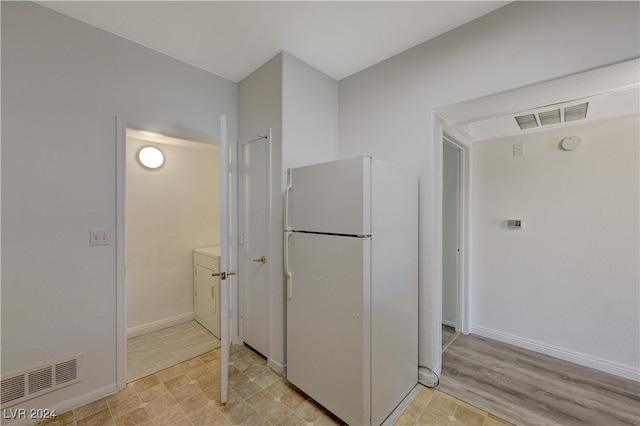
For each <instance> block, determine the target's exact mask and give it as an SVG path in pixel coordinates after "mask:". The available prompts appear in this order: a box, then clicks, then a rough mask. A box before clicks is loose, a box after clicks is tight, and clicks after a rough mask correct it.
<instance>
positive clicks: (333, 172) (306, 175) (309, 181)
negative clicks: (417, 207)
mask: <svg viewBox="0 0 640 426" xmlns="http://www.w3.org/2000/svg"><path fill="white" fill-rule="evenodd" d="M371 161H372V159H371V157H356V158H349V159H346V160H338V161H332V162H329V163H322V164H316V165H313V166H306V167H299V168H296V169H291V171H290V176H289V179H290V184H291V192H290V194H289V197H288V200H289V206H288V207H287V208H288V209H289V211H288V216H287V217H288V220H289V223H288V224H285V225H288V229H292V230H294V231H308V232H320V233H331V234H344V235H370V234H371Z"/></svg>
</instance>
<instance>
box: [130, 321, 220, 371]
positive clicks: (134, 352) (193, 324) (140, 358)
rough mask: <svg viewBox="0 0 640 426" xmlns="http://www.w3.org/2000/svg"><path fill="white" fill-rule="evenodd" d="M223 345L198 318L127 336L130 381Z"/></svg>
mask: <svg viewBox="0 0 640 426" xmlns="http://www.w3.org/2000/svg"><path fill="white" fill-rule="evenodd" d="M219 347H220V340H218V339H217V338H216V337H215V336H214V335H213V334H211V333H209V331H208V330H207V329H206V328H204V327H203V326H201V325H200V324H199V323H198V322H197V321H188V322H185V323H182V324H178V325H174V326H172V327H168V328H163V329H162V330H157V331H153V332H151V333H147V334H143V335H142V336H137V337H131V338H129V339H127V382H131V381H133V380H138V379H140V378H142V377H145V376H148V375H150V374H153V373H155V372H158V371H160V370H163V369H165V368H169V367H171V366H172V365H175V364H178V363H181V362H183V361H186V360H188V359H191V358H194V357H197V356H199V355H202V354H204V353H206V352H209V351H211V350H213V349H216V348H219Z"/></svg>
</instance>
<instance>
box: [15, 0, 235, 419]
mask: <svg viewBox="0 0 640 426" xmlns="http://www.w3.org/2000/svg"><path fill="white" fill-rule="evenodd" d="M2 89H3V91H2V373H3V374H6V373H10V372H12V371H17V370H22V369H25V368H30V367H34V366H39V365H41V364H44V363H47V362H50V361H56V360H58V359H60V358H64V357H67V356H70V355H80V356H81V357H82V360H83V365H82V367H83V368H82V371H83V381H82V382H80V383H78V384H75V385H72V386H70V387H67V388H64V389H62V390H60V391H58V392H54V393H50V394H47V395H45V396H42V397H40V398H37V399H34V400H31V401H29V402H28V404H25V407H26V408H29V407H35V408H45V407H50V406H54V405H56V404H62V403H64V404H66V405H67V406H71V405H79V404H81V403H83V402H86V401H88V400H90V399H92V398H96V397H98V396H102V395H104V394H105V393H107V392H109V391H113V390H115V380H116V371H115V369H116V346H115V342H116V250H115V247H116V245H115V238H114V242H113V244H112V245H111V246H104V247H89V230H90V229H99V230H111V231H112V232H113V234H112V235H113V236H114V237H115V226H116V154H115V151H116V115H118V116H119V117H122V118H124V119H125V120H127V121H129V122H130V123H135V124H137V125H140V126H142V127H146V128H147V129H148V130H156V131H164V132H170V133H175V135H176V136H183V137H186V138H192V139H196V140H199V139H209V140H211V139H217V138H219V134H220V129H219V118H218V116H219V115H220V114H227V116H228V119H229V133H230V134H229V136H230V139H237V122H238V120H237V116H238V112H237V109H238V106H237V105H238V100H237V99H238V97H237V84H236V83H233V82H231V81H228V80H225V79H222V78H220V77H216V76H214V75H212V74H210V73H207V72H204V71H202V70H200V69H197V68H195V67H192V66H190V65H187V64H185V63H182V62H179V61H176V60H174V59H171V58H169V57H167V56H164V55H162V54H159V53H156V52H154V51H151V50H149V49H147V48H144V47H141V46H139V45H136V44H133V43H131V42H128V41H125V40H123V39H121V38H118V37H116V36H114V35H112V34H109V33H106V32H104V31H100V30H97V29H95V28H93V27H90V26H88V25H86V24H83V23H80V22H78V21H75V20H72V19H70V18H68V17H66V16H63V15H60V14H58V13H56V12H53V11H51V10H49V9H46V8H44V7H42V6H39V5H37V4H34V3H26V2H2ZM59 408H60V407H59Z"/></svg>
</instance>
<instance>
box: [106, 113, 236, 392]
mask: <svg viewBox="0 0 640 426" xmlns="http://www.w3.org/2000/svg"><path fill="white" fill-rule="evenodd" d="M115 121H116V123H115V124H116V141H115V142H116V147H115V151H116V193H115V196H116V229H115V256H116V318H115V321H116V388H117V390H122V389H124V388H125V387H126V385H127V282H126V268H127V265H126V259H127V257H126V238H127V236H126V232H125V231H126V205H125V198H126V197H125V195H126V164H127V163H126V160H127V158H126V155H127V154H126V147H127V145H126V144H127V130H128V129H132V130H141V131H149V132H153V133H159V134H162V135H166V136H171V137H175V138H178V139H185V140H191V141H198V142H205V143H214V144H218V145H219V144H220V141H218V140H217V139H214V138H211V137H208V136H203V135H201V134H197V133H192V132H188V131H185V130H184V129H174V128H171V127H167V126H163V125H160V124H158V123H156V122H150V121H148V120H135V119H132V118H129V117H123V116H120V115H116V117H115ZM231 146H233V144H231ZM231 198H232V200H233V201H237V197H236V193H235V192H231ZM232 208H233V207H232Z"/></svg>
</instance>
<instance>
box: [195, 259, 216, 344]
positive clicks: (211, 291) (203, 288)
mask: <svg viewBox="0 0 640 426" xmlns="http://www.w3.org/2000/svg"><path fill="white" fill-rule="evenodd" d="M219 272H220V247H202V248H197V249H194V250H193V310H194V314H195V319H196V321H198V322H199V323H200V324H202V325H203V326H204V327H205V328H206V329H207V330H209V331H210V332H211V333H212V334H213V335H214V336H216V337H217V338H218V339H219V338H220V277H219V276H218V277H214V276H213V274H214V273H219Z"/></svg>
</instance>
